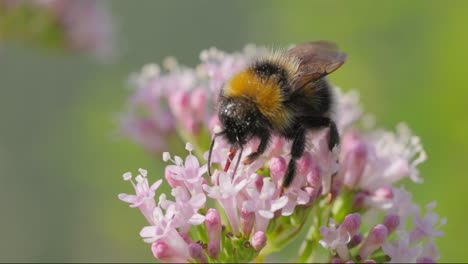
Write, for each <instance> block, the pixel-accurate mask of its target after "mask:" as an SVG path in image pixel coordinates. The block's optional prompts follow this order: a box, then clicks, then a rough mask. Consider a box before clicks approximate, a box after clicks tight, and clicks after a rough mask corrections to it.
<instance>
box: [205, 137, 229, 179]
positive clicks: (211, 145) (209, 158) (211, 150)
mask: <svg viewBox="0 0 468 264" xmlns="http://www.w3.org/2000/svg"><path fill="white" fill-rule="evenodd" d="M224 132H225V131H221V132H219V133H215V134H214V136H213V139H212V140H211V144H210V151H209V152H208V175H209V176H210V177H211V153H213V147H214V143H215V140H216V138H217V137H218V136H221V135H222V134H224Z"/></svg>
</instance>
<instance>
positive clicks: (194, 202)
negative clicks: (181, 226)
mask: <svg viewBox="0 0 468 264" xmlns="http://www.w3.org/2000/svg"><path fill="white" fill-rule="evenodd" d="M205 202H206V196H205V195H204V194H203V193H199V194H197V195H195V196H193V197H192V198H191V199H190V201H189V204H190V205H191V206H192V207H193V208H195V209H198V208H201V207H203V205H204V204H205Z"/></svg>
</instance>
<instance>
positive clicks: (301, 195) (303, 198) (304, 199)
mask: <svg viewBox="0 0 468 264" xmlns="http://www.w3.org/2000/svg"><path fill="white" fill-rule="evenodd" d="M309 201H310V197H309V194H308V193H307V192H304V191H302V190H299V192H298V194H297V204H306V203H308V202H309Z"/></svg>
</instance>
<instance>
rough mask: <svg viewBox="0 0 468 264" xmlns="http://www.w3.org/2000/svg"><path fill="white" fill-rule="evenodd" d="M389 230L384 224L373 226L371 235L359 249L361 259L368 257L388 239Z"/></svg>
mask: <svg viewBox="0 0 468 264" xmlns="http://www.w3.org/2000/svg"><path fill="white" fill-rule="evenodd" d="M387 235H388V230H387V227H385V226H384V225H382V224H378V225H376V226H374V228H372V230H371V231H370V233H369V235H368V236H367V240H366V242H364V245H362V247H361V249H360V250H359V256H360V257H361V259H367V258H368V257H369V256H370V255H371V254H372V252H374V251H375V250H377V249H378V248H379V247H380V246H382V244H383V243H384V242H385V240H386V239H387Z"/></svg>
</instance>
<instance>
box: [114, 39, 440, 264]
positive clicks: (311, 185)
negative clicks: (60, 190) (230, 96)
mask: <svg viewBox="0 0 468 264" xmlns="http://www.w3.org/2000/svg"><path fill="white" fill-rule="evenodd" d="M263 52H265V50H264V49H256V48H253V47H248V48H246V49H245V50H244V52H243V53H235V54H226V53H223V52H220V51H217V50H215V49H211V50H208V51H204V52H202V54H201V60H202V62H201V64H200V65H198V66H197V67H196V69H191V68H185V67H182V66H179V65H178V64H177V63H176V62H175V61H174V60H173V59H168V60H167V61H166V62H165V68H166V69H167V71H168V72H167V73H161V71H160V69H159V67H158V66H156V65H148V66H145V67H144V68H143V70H142V72H141V73H140V74H137V75H134V76H133V77H132V83H133V84H134V86H135V87H136V88H135V90H134V92H133V95H132V97H131V99H130V102H129V111H128V112H127V114H126V115H125V118H124V119H123V121H124V122H123V129H124V132H126V134H127V135H129V136H130V137H131V138H132V139H133V140H135V141H136V142H138V143H140V144H142V145H143V146H144V147H145V148H146V149H148V150H150V151H152V152H158V151H161V150H162V149H165V148H167V147H169V146H168V145H166V144H165V142H167V140H166V139H167V138H168V137H169V135H170V134H171V133H173V132H177V133H178V135H179V136H180V137H181V139H182V140H189V141H190V142H193V143H194V146H196V147H194V146H192V144H190V143H187V145H186V150H187V151H188V152H189V154H188V155H187V157H186V158H185V160H184V159H183V158H181V157H179V156H171V155H170V154H169V153H168V152H164V153H163V160H164V161H166V162H168V161H171V163H172V165H168V166H167V167H166V169H165V179H166V181H167V182H168V184H169V185H170V187H171V188H172V191H171V195H172V197H173V198H168V197H167V196H166V195H165V194H161V195H160V196H159V199H158V200H157V201H155V200H154V197H155V191H156V189H157V187H159V185H160V184H161V180H159V181H156V183H155V184H153V185H152V186H151V187H149V184H148V181H147V180H146V171H144V170H140V175H139V176H137V177H136V179H135V180H136V183H134V182H133V181H132V184H133V186H134V187H135V189H136V195H124V194H121V195H119V198H120V199H122V200H123V201H126V202H129V203H131V206H132V207H138V208H139V209H140V210H141V212H142V213H143V215H144V216H145V217H146V219H147V220H148V223H149V226H147V227H144V228H143V229H142V231H141V233H140V235H141V236H142V237H143V239H144V241H146V242H148V243H152V247H151V249H152V252H153V255H154V256H155V257H156V258H157V259H159V260H161V261H175V262H188V261H191V262H250V261H252V260H254V259H255V258H257V257H258V258H259V259H261V258H263V257H264V256H265V255H267V254H269V253H271V252H272V251H274V250H279V249H281V248H282V247H284V245H286V244H287V243H289V242H291V241H292V240H293V239H294V238H296V237H297V235H298V234H299V233H300V232H301V230H302V228H303V227H310V231H309V232H308V233H307V236H306V238H305V240H304V241H303V244H302V246H301V249H300V251H299V253H298V259H297V261H304V262H313V261H321V262H324V261H325V262H327V261H329V262H333V263H338V262H347V263H348V262H349V263H351V262H362V261H364V262H367V263H375V262H435V261H436V260H437V259H438V258H439V254H438V251H437V247H436V245H435V242H434V241H435V238H436V237H439V236H442V235H443V233H442V232H441V231H440V227H441V226H442V225H444V224H445V222H446V220H445V219H439V216H438V215H437V214H436V213H435V212H433V209H434V207H435V203H430V204H429V205H427V206H426V210H425V213H423V212H422V210H421V209H420V207H419V206H418V205H417V204H415V203H414V202H413V201H412V197H411V193H409V192H407V191H406V190H405V189H404V188H403V187H398V186H396V184H397V183H398V182H399V181H400V180H402V179H404V178H409V179H411V180H412V181H413V182H416V183H420V182H422V179H421V178H420V176H419V170H418V168H417V166H418V165H419V164H420V163H422V162H423V161H425V159H426V154H425V152H424V150H423V147H422V145H421V143H420V140H419V138H418V137H417V136H415V135H413V134H412V133H411V131H410V130H409V128H408V127H407V126H406V125H404V124H399V125H398V126H397V128H396V132H390V131H386V130H381V129H375V128H374V126H373V124H371V123H370V122H369V120H370V119H369V118H368V117H367V116H366V115H364V114H363V113H364V112H363V110H362V108H361V106H360V104H359V98H358V95H357V93H356V92H353V91H350V92H347V93H344V92H342V91H341V90H340V89H339V88H335V89H334V91H335V97H336V109H335V111H334V113H335V114H334V117H333V118H334V120H335V121H336V123H337V127H338V130H339V132H340V136H341V145H340V147H338V148H335V149H334V150H333V151H332V152H331V151H329V149H328V146H327V137H328V131H327V130H326V129H324V130H321V131H311V132H309V134H308V140H307V142H308V143H307V146H306V151H305V153H304V155H303V156H302V157H301V158H300V159H299V160H298V168H297V173H296V177H295V178H294V180H293V182H292V184H291V185H290V187H288V188H287V189H283V188H282V187H281V182H282V177H283V176H284V174H285V171H286V165H287V163H288V161H289V159H290V155H289V152H290V149H291V142H288V141H286V140H284V139H283V138H281V137H274V138H273V139H272V140H271V143H270V146H269V147H268V149H267V151H266V152H265V154H264V155H262V156H261V157H260V158H259V159H258V160H256V161H255V162H253V163H252V164H250V165H243V164H240V165H239V168H238V169H237V171H236V173H235V174H234V171H233V168H232V167H234V166H231V168H229V170H228V171H223V170H215V171H214V173H213V174H212V176H211V177H210V178H209V177H208V176H207V165H206V164H205V162H204V161H203V162H202V161H201V159H204V160H206V158H207V153H206V150H207V149H208V143H209V139H210V135H211V134H212V133H213V131H216V130H217V129H219V127H218V126H219V121H218V120H217V117H216V115H215V109H216V99H217V98H216V96H217V94H218V91H219V89H220V87H221V85H222V83H223V82H224V81H225V80H226V79H227V78H229V77H230V76H231V75H232V74H234V73H235V72H236V71H238V70H239V69H241V68H242V67H244V66H245V65H247V63H249V61H250V60H251V59H252V58H254V57H255V56H257V55H259V54H262V53H263ZM203 139H204V140H203ZM207 139H208V140H207ZM258 144H259V142H258V141H257V140H251V142H249V143H248V144H247V146H246V147H245V151H244V152H245V153H246V155H247V154H248V153H249V152H251V151H254V150H256V148H257V146H258ZM197 148H199V149H198V154H199V155H198V156H199V157H198V158H197V157H196V156H195V155H194V154H193V153H195V154H197ZM229 148H230V146H229V145H228V144H227V143H226V142H225V141H223V140H222V139H220V140H218V141H217V142H216V144H215V146H214V148H213V154H212V162H214V165H213V166H214V167H219V168H222V167H224V166H223V165H224V163H225V162H227V159H228V156H229ZM236 159H237V158H236V157H235V158H234V160H236ZM201 164H203V165H201ZM130 178H131V175H130V174H129V173H126V174H124V179H126V180H130ZM318 246H321V247H323V248H325V249H327V250H328V254H326V255H324V256H318V254H316V252H317V249H318ZM257 260H258V259H257Z"/></svg>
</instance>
